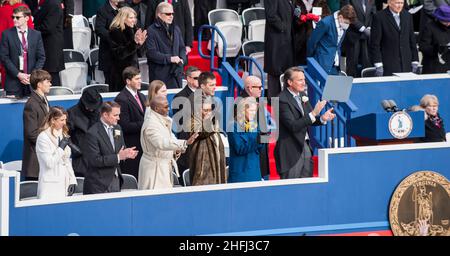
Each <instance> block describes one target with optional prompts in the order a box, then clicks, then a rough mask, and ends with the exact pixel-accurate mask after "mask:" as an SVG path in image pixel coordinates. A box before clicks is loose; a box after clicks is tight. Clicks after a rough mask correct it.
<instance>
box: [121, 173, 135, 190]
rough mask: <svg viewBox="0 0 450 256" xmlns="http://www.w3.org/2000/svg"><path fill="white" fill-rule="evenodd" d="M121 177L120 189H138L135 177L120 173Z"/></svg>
mask: <svg viewBox="0 0 450 256" xmlns="http://www.w3.org/2000/svg"><path fill="white" fill-rule="evenodd" d="M122 177H123V184H122V190H126V189H133V190H136V189H138V182H137V180H136V178H135V177H134V176H133V175H130V174H122Z"/></svg>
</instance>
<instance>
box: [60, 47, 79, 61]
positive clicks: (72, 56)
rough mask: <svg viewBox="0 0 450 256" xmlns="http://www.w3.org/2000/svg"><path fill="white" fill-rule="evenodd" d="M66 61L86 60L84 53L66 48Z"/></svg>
mask: <svg viewBox="0 0 450 256" xmlns="http://www.w3.org/2000/svg"><path fill="white" fill-rule="evenodd" d="M63 55H64V63H70V62H84V54H83V53H82V52H80V51H77V50H72V49H64V50H63Z"/></svg>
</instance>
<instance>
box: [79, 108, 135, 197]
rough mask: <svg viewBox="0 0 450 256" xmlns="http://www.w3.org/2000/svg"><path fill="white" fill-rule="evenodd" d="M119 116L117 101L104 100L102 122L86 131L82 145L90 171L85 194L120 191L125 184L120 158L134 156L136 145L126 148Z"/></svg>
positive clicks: (101, 111) (86, 179)
mask: <svg viewBox="0 0 450 256" xmlns="http://www.w3.org/2000/svg"><path fill="white" fill-rule="evenodd" d="M119 119H120V105H119V104H117V103H116V102H114V101H112V102H111V101H108V102H104V103H103V105H102V107H101V108H100V122H97V123H96V124H94V125H93V126H92V127H91V128H90V129H89V131H88V133H87V134H86V144H85V145H83V146H82V151H83V152H84V157H86V158H87V162H88V165H89V167H88V172H87V173H86V175H85V180H84V187H83V194H98V193H109V192H119V191H120V187H121V186H122V183H123V178H122V172H121V170H120V165H119V163H120V161H123V160H126V159H134V158H135V157H136V155H137V153H138V152H137V150H135V148H136V147H132V148H125V142H124V140H123V135H122V129H121V128H120V125H118V124H117V121H119Z"/></svg>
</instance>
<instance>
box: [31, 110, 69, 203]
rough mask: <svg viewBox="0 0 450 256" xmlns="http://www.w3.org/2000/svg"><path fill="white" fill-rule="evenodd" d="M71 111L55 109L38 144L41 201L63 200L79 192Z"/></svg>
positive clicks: (49, 116) (50, 114)
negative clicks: (69, 118)
mask: <svg viewBox="0 0 450 256" xmlns="http://www.w3.org/2000/svg"><path fill="white" fill-rule="evenodd" d="M66 120H67V112H66V111H65V110H64V109H63V108H61V107H52V108H50V111H49V113H48V115H47V117H46V119H45V122H44V125H43V127H42V128H41V133H40V134H39V136H38V138H37V141H36V154H37V158H38V161H39V181H38V182H39V183H38V194H37V196H38V198H40V199H61V198H64V197H66V196H70V195H72V194H73V192H74V191H75V186H76V184H77V180H76V178H75V174H74V172H73V168H72V162H71V159H70V154H71V150H70V147H68V144H69V139H68V137H67V132H68V128H67V126H66Z"/></svg>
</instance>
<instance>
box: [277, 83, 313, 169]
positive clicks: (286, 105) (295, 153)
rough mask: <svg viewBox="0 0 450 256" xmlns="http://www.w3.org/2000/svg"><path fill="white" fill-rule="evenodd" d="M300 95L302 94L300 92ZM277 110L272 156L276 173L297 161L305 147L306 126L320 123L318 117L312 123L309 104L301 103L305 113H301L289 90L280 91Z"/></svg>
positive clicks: (289, 167)
mask: <svg viewBox="0 0 450 256" xmlns="http://www.w3.org/2000/svg"><path fill="white" fill-rule="evenodd" d="M301 95H302V96H303V95H304V94H301ZM279 97H280V98H279V100H280V103H279V104H280V112H279V115H280V116H279V122H280V124H279V137H278V141H277V144H276V146H275V151H274V156H275V162H276V166H277V171H278V173H284V172H287V171H289V169H291V168H292V167H293V166H294V165H295V164H296V163H297V161H298V159H299V157H300V156H301V154H302V152H303V148H304V147H305V136H306V132H307V131H308V127H309V126H311V125H321V124H322V123H321V122H320V118H319V117H316V121H315V122H314V123H313V122H312V121H311V118H310V117H309V113H310V112H311V111H312V110H313V108H312V106H311V104H310V103H309V101H308V102H306V104H304V105H303V109H304V112H305V115H303V114H302V112H301V110H300V107H299V106H298V103H297V101H296V100H295V99H294V97H293V96H292V94H291V93H290V92H289V90H287V89H285V90H283V91H281V93H280V96H279Z"/></svg>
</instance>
